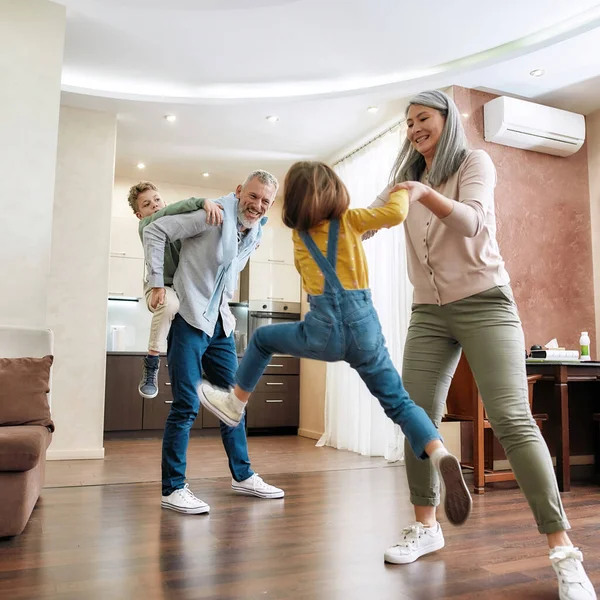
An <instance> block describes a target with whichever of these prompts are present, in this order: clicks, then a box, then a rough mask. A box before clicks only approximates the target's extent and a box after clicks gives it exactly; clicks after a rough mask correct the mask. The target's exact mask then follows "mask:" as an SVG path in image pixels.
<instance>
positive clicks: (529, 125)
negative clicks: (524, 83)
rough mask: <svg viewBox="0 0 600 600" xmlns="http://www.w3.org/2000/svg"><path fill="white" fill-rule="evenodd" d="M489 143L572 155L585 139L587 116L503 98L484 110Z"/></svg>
mask: <svg viewBox="0 0 600 600" xmlns="http://www.w3.org/2000/svg"><path fill="white" fill-rule="evenodd" d="M483 117H484V126H485V140H486V142H494V143H496V144H502V145H503V146H512V147H513V148H522V149H523V150H533V151H534V152H543V153H545V154H554V155H555V156H570V155H571V154H574V153H575V152H577V150H579V148H581V146H582V145H583V142H584V140H585V118H584V117H583V115H578V114H576V113H572V112H568V111H566V110H560V109H558V108H551V107H550V106H543V105H541V104H535V103H534V102H527V101H525V100H518V99H517V98H508V97H507V96H500V97H499V98H495V99H494V100H492V101H491V102H488V103H487V104H485V106H484V107H483Z"/></svg>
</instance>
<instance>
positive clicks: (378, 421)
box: [317, 126, 412, 461]
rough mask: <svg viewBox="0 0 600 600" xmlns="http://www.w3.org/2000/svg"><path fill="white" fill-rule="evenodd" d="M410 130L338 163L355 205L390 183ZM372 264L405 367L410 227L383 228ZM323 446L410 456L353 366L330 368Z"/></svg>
mask: <svg viewBox="0 0 600 600" xmlns="http://www.w3.org/2000/svg"><path fill="white" fill-rule="evenodd" d="M404 135H405V128H404V126H402V127H398V128H396V129H394V130H392V131H390V132H388V133H387V134H385V135H383V136H381V137H379V138H378V139H376V140H375V141H373V142H371V143H370V144H369V145H367V146H365V147H364V148H363V149H361V150H360V151H358V152H356V153H354V154H353V155H351V156H350V157H348V158H347V159H344V160H343V161H342V162H340V163H338V165H337V166H336V167H335V170H336V172H337V173H338V175H339V176H340V177H341V178H342V180H343V181H344V183H345V184H346V186H347V187H348V191H349V192H350V197H351V201H352V205H351V207H352V208H363V207H366V206H368V205H369V204H371V202H373V200H375V198H376V196H377V194H379V193H380V192H381V190H383V188H384V187H385V186H386V185H387V183H388V178H389V174H390V170H391V168H392V165H393V163H394V159H395V157H396V155H397V154H398V150H399V147H400V143H401V139H402V138H403V137H404ZM364 248H365V252H366V255H367V260H368V263H369V284H370V287H371V290H372V292H373V302H374V304H375V308H376V309H377V312H378V314H379V319H380V320H381V325H382V327H383V333H384V335H385V339H386V342H387V347H388V349H389V351H390V355H391V357H392V361H393V362H394V365H395V366H396V368H397V369H398V370H401V367H402V351H403V348H404V342H405V339H406V331H407V329H408V321H409V318H410V307H411V302H412V286H411V285H410V282H409V281H408V277H407V274H406V251H405V246H404V227H402V226H400V227H394V228H393V229H384V230H381V231H380V232H379V233H378V234H377V235H376V236H375V237H373V238H371V239H370V240H368V241H367V242H365V244H364ZM317 445H318V446H324V445H326V446H333V447H334V448H340V449H344V450H351V451H353V452H358V453H360V454H362V455H365V456H384V457H385V458H386V459H387V460H389V461H396V460H402V459H403V458H404V436H403V435H402V432H401V431H400V428H399V427H398V426H397V425H395V424H394V423H392V421H391V420H390V419H388V417H386V415H385V413H384V412H383V409H382V408H381V406H380V405H379V402H378V401H377V400H376V399H375V398H374V397H373V396H371V394H370V393H369V391H368V390H367V388H366V386H365V384H364V383H363V382H362V380H361V379H360V377H359V376H358V375H357V374H356V372H355V371H354V370H353V369H351V368H350V367H349V366H348V364H347V363H344V362H339V363H330V364H328V365H327V383H326V401H325V433H324V434H323V436H322V437H321V439H320V440H319V441H318V443H317Z"/></svg>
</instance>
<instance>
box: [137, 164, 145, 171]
mask: <svg viewBox="0 0 600 600" xmlns="http://www.w3.org/2000/svg"><path fill="white" fill-rule="evenodd" d="M137 168H138V169H140V170H141V169H145V168H146V165H145V164H144V163H138V164H137Z"/></svg>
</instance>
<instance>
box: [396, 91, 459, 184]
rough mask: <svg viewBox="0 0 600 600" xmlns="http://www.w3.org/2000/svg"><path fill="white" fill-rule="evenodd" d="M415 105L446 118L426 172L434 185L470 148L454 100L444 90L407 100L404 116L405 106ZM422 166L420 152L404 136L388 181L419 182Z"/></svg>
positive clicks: (444, 178) (439, 181) (441, 180)
mask: <svg viewBox="0 0 600 600" xmlns="http://www.w3.org/2000/svg"><path fill="white" fill-rule="evenodd" d="M414 104H417V105H419V106H427V108H433V109H435V110H437V111H439V112H440V113H442V115H443V116H444V117H445V118H446V123H445V124H444V129H443V130H442V135H441V136H440V139H439V141H438V143H437V148H436V150H435V156H434V157H433V162H432V164H431V170H430V171H429V173H428V175H427V179H428V181H429V184H430V185H432V186H433V187H436V186H438V185H440V184H442V183H444V181H446V180H447V179H449V178H450V177H451V176H452V175H454V173H456V171H458V168H459V167H460V165H461V163H462V162H463V160H465V158H466V156H467V152H468V150H469V147H468V144H467V139H466V136H465V131H464V129H463V126H462V122H461V120H460V114H459V112H458V108H456V104H454V100H452V98H450V97H449V96H447V95H446V94H444V92H439V91H437V90H432V91H429V92H421V93H420V94H417V95H416V96H414V97H413V98H411V99H410V101H409V103H408V106H407V107H406V113H405V115H406V116H407V115H408V109H409V108H410V107H411V106H412V105H414ZM425 168H426V165H425V159H424V158H423V155H422V154H420V153H419V152H417V151H416V150H415V149H414V148H413V146H412V144H411V143H410V140H409V139H408V137H407V138H406V140H404V144H402V148H401V149H400V152H399V153H398V156H397V158H396V162H395V163H394V166H393V167H392V172H391V173H390V184H395V183H402V182H403V181H420V180H421V177H422V175H423V172H424V171H425Z"/></svg>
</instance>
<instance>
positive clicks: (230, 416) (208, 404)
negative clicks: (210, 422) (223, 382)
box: [198, 383, 244, 427]
mask: <svg viewBox="0 0 600 600" xmlns="http://www.w3.org/2000/svg"><path fill="white" fill-rule="evenodd" d="M198 396H199V398H200V402H201V403H202V406H204V408H206V410H209V411H210V412H211V413H212V414H213V415H215V416H216V417H217V418H218V419H220V420H221V421H223V423H226V424H227V425H229V426H230V427H237V426H238V425H239V424H240V421H241V420H242V417H243V416H244V411H243V410H242V411H241V412H240V411H239V410H238V409H237V407H236V406H235V402H236V398H235V397H234V396H233V391H231V392H223V391H222V390H216V389H215V388H213V387H212V386H210V385H207V384H206V383H203V384H202V385H201V386H200V394H199V395H198ZM238 402H239V401H238Z"/></svg>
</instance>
